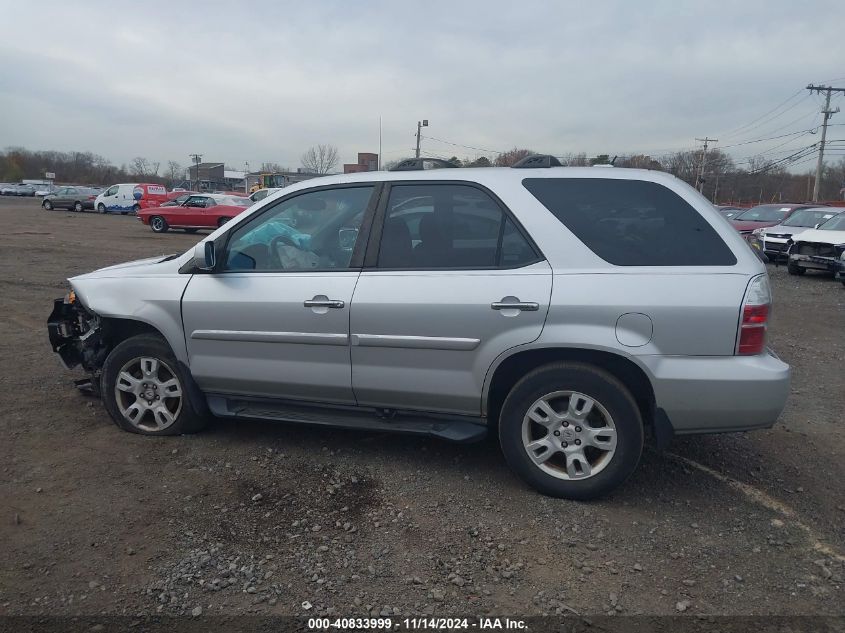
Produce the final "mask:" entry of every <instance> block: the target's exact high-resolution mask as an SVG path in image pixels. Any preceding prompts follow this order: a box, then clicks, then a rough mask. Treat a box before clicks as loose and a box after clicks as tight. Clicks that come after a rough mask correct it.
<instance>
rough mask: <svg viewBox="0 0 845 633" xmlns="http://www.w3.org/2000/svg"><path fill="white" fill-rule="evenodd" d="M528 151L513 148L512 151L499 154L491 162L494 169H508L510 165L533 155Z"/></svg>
mask: <svg viewBox="0 0 845 633" xmlns="http://www.w3.org/2000/svg"><path fill="white" fill-rule="evenodd" d="M534 153H535V152H533V151H532V150H530V149H525V148H517V147H514V148H513V149H512V150H509V151H507V152H504V153H503V154H499V155H498V156H497V157H496V160H495V161H494V162H493V164H494V165H496V167H510V166H511V165H513V164H515V163H517V162H519V161H521V160H522V159H523V158H525V157H526V156H530V155H531V154H534Z"/></svg>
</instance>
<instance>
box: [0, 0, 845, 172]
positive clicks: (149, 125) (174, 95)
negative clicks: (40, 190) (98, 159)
mask: <svg viewBox="0 0 845 633" xmlns="http://www.w3.org/2000/svg"><path fill="white" fill-rule="evenodd" d="M0 20H2V22H3V23H4V25H5V26H4V28H3V37H2V38H0V147H6V146H10V145H21V146H25V147H27V148H30V149H56V150H88V151H93V152H96V153H98V154H102V155H104V156H106V157H107V158H108V159H110V160H111V161H113V162H115V163H116V164H120V163H123V162H129V161H130V160H131V159H132V158H133V157H135V156H145V157H148V158H150V159H152V160H156V161H161V162H162V163H163V164H164V163H165V162H166V161H167V160H170V159H173V160H177V161H179V162H181V163H183V164H186V163H188V162H189V158H188V155H189V154H190V153H192V152H199V153H201V154H203V156H204V159H206V160H215V161H217V160H219V161H225V162H226V163H227V165H228V166H230V167H232V168H239V167H242V166H243V164H244V162H245V161H249V163H250V165H251V166H252V167H253V168H255V167H257V166H259V165H260V163H261V162H262V161H274V162H278V163H281V164H283V165H286V166H291V167H296V166H298V165H299V163H300V160H299V157H300V155H301V154H302V152H303V151H304V150H305V149H307V148H308V147H309V146H311V145H313V144H317V143H331V144H334V145H336V146H337V147H338V149H339V150H340V157H341V160H342V162H354V161H355V154H356V152H358V151H377V150H378V132H379V117H380V116H381V117H382V121H383V156H384V159H385V160H392V159H397V158H401V157H403V156H408V155H410V154H411V152H412V149H413V145H414V133H415V131H416V122H417V120H418V119H422V118H427V119H429V120H430V127H429V128H427V129H426V130H424V134H425V135H427V136H430V137H436V138H437V139H441V140H434V139H431V138H428V139H424V140H423V149H424V151H425V152H427V153H429V154H431V155H437V156H445V157H449V156H451V155H453V154H456V155H458V156H462V157H463V156H470V157H472V156H476V155H479V154H486V155H488V156H492V153H491V152H495V151H503V150H507V149H509V148H512V147H514V146H520V147H530V148H532V149H534V150H537V151H541V152H548V153H553V154H558V155H560V154H565V153H568V152H580V151H585V152H587V153H589V154H591V155H594V154H598V153H609V154H611V155H613V154H615V153H629V152H651V153H655V154H661V153H665V152H666V151H669V150H673V149H684V148H691V147H693V146H694V138H695V137H697V136H698V137H701V136H704V135H709V136H711V137H716V138H718V139H719V140H720V145H731V144H735V143H739V142H743V141H747V140H755V139H758V138H764V137H767V136H777V135H782V134H788V133H791V132H800V131H801V130H807V129H810V128H812V127H814V126H817V125H818V124H819V123H820V122H821V115H820V114H819V107H820V101H821V100H820V97H818V96H811V95H810V94H809V93H808V92H807V91H806V90H803V91H802V88H803V87H805V86H806V85H807V84H808V83H810V82H826V81H832V80H834V79H837V80H838V82H839V83H838V84H836V82H834V84H835V85H839V86H842V85H843V83H845V32H844V31H843V28H845V2H843V1H842V0H830V1H828V0H809V1H805V2H801V3H798V2H794V1H783V2H780V1H778V2H775V1H766V2H764V1H760V2H754V1H751V0H742V1H739V2H737V1H736V0H733V1H731V2H716V1H710V0H708V1H706V2H678V1H666V2H658V1H654V2H647V1H645V0H644V1H642V2H630V1H627V2H614V1H609V0H603V1H601V2H590V3H586V2H580V1H579V2H528V1H525V0H521V1H519V2H514V1H513V0H511V1H503V2H500V1H497V0H484V1H483V2H464V1H456V0H450V1H448V2H441V1H438V0H428V1H426V2H383V3H382V2H370V1H364V0H359V1H358V2H349V1H348V0H347V1H339V2H328V1H326V2H318V1H314V2H302V1H301V0H300V1H298V2H290V3H288V2H282V1H267V2H231V1H229V2H225V3H222V2H219V3H218V2H215V1H213V0H207V1H204V2H202V3H198V2H180V1H179V0H176V1H173V0H170V1H169V2H159V1H157V0H144V1H143V2H122V1H114V0H110V1H107V2H106V1H104V2H99V1H96V0H87V1H86V2H79V3H77V2H66V1H63V2H52V1H46V0H39V2H34V1H29V2H21V1H20V0H0ZM836 101H838V103H839V105H842V106H845V102H843V100H842V99H841V97H840V98H837V100H836ZM779 104H783V105H782V106H781V107H780V108H779V109H778V110H775V111H774V112H773V113H772V114H771V115H769V116H768V117H764V118H763V119H762V120H761V121H757V122H756V123H755V120H756V119H758V118H759V117H761V116H762V115H765V114H767V112H769V111H770V110H772V109H773V108H775V107H776V106H778V105H779ZM832 122H833V123H838V124H843V123H845V113H841V114H838V115H835V116H834V118H833V120H832ZM749 123H753V124H752V125H748V124H749ZM742 126H745V127H742ZM738 128H739V129H738ZM840 130H841V131H840ZM830 137H831V138H834V139H841V138H845V125H842V126H839V127H833V128H831V134H830ZM817 139H818V135H810V134H805V135H796V136H795V137H783V138H780V139H776V140H773V141H768V142H765V143H751V144H748V145H740V146H737V147H733V148H729V149H728V150H726V151H730V152H732V153H733V155H734V156H735V157H736V158H737V159H739V160H741V159H743V158H745V157H747V156H749V155H750V154H753V153H754V152H755V151H756V150H757V149H758V148H759V151H768V152H769V154H768V156H769V157H773V158H777V157H781V156H785V155H788V154H789V153H790V152H792V151H795V150H797V149H800V148H801V147H804V146H806V145H809V144H810V143H813V142H815V141H816V140H817ZM444 141H449V142H451V143H455V144H458V145H463V146H471V147H473V148H481V149H482V150H487V151H478V150H475V149H469V148H465V147H459V146H457V145H449V144H447V143H445V142H444ZM784 141H786V144H783V143H784ZM779 144H780V146H779V147H778V145H779ZM805 165H808V163H805ZM802 168H803V167H802Z"/></svg>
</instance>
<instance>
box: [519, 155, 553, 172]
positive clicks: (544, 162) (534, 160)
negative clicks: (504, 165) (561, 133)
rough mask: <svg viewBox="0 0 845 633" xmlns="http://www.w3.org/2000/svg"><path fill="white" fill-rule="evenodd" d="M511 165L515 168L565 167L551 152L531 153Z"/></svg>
mask: <svg viewBox="0 0 845 633" xmlns="http://www.w3.org/2000/svg"><path fill="white" fill-rule="evenodd" d="M511 167H513V168H515V169H542V168H545V167H563V165H561V164H560V161H559V160H558V159H557V158H555V157H554V156H552V155H551V154H531V156H526V157H525V158H523V159H522V160H519V161H517V162H516V163H514V164H513V165H511Z"/></svg>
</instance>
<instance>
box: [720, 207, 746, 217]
mask: <svg viewBox="0 0 845 633" xmlns="http://www.w3.org/2000/svg"><path fill="white" fill-rule="evenodd" d="M716 210H717V211H718V212H719V213H721V214H722V215H723V216H724V217H726V218H727V219H728V220H730V219H731V218H733V217H735V216H737V215H739V214H740V213H742V212H743V211H745V210H746V209H742V208H740V207H732V206H729V205H716Z"/></svg>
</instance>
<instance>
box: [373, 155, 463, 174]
mask: <svg viewBox="0 0 845 633" xmlns="http://www.w3.org/2000/svg"><path fill="white" fill-rule="evenodd" d="M449 167H457V165H456V164H455V163H452V162H449V161H448V160H443V159H442V158H406V159H404V160H400V161H399V162H398V163H397V164H396V166H395V167H391V168H390V170H389V171H419V170H421V169H444V168H449Z"/></svg>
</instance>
